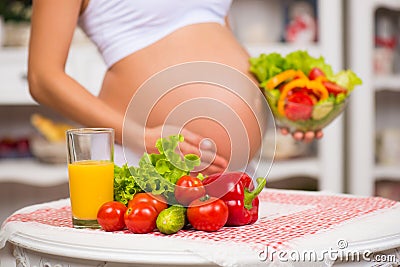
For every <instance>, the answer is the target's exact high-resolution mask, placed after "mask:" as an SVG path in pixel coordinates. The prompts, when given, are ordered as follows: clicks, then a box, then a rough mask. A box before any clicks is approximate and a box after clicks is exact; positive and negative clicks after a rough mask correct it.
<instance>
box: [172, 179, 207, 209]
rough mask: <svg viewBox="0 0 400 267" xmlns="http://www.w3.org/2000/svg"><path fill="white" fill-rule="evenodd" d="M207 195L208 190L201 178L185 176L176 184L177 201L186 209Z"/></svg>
mask: <svg viewBox="0 0 400 267" xmlns="http://www.w3.org/2000/svg"><path fill="white" fill-rule="evenodd" d="M205 194H206V190H205V189H204V186H203V183H202V182H201V180H200V179H199V178H196V177H192V176H189V175H184V176H182V177H181V178H179V180H178V181H177V182H176V186H175V199H176V201H178V202H179V203H180V204H182V205H183V206H185V207H187V206H188V205H189V204H190V203H191V202H192V201H193V200H195V199H198V198H200V197H202V196H204V195H205Z"/></svg>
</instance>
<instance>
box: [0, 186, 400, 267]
mask: <svg viewBox="0 0 400 267" xmlns="http://www.w3.org/2000/svg"><path fill="white" fill-rule="evenodd" d="M260 200H261V205H260V212H259V214H260V219H259V220H258V221H257V222H256V223H255V224H253V225H251V226H245V227H235V228H232V227H231V228H223V229H222V230H221V231H218V232H214V233H205V232H201V231H194V230H184V231H180V232H178V233H177V234H174V235H170V236H164V235H162V234H160V233H158V232H155V233H152V234H145V235H137V234H136V235H135V234H132V233H129V231H127V230H126V231H121V232H116V233H106V232H103V231H102V230H78V229H73V228H71V221H70V207H69V200H68V199H63V200H60V201H56V202H49V203H43V204H40V205H35V206H29V207H26V208H24V209H21V210H19V211H17V212H16V213H15V214H14V215H12V216H11V217H9V221H7V222H6V223H5V224H4V225H3V227H2V232H0V247H1V245H2V242H3V243H6V244H7V245H6V247H5V248H3V249H2V250H0V252H1V255H2V257H0V258H1V261H2V262H1V263H2V264H3V265H1V264H0V265H1V266H7V267H8V266H47V267H50V266H76V267H81V266H107V267H109V266H115V267H117V266H126V265H127V264H129V266H188V265H192V266H216V265H222V266H232V265H237V266H257V265H259V266H280V264H281V263H282V262H283V261H284V260H289V261H290V260H294V257H293V255H294V254H295V253H299V255H300V254H301V255H305V254H304V253H305V252H307V251H314V252H315V255H316V256H317V257H321V256H323V255H324V251H329V250H331V251H332V250H333V251H337V252H340V253H341V255H355V254H357V255H361V257H360V262H362V261H363V262H364V264H365V263H366V261H365V260H363V257H362V255H363V253H365V252H367V253H368V255H366V256H367V259H366V260H376V259H378V257H377V256H376V255H375V254H374V255H373V254H372V253H375V252H385V253H386V258H384V257H383V256H380V259H383V260H384V261H385V262H396V261H399V259H400V255H396V253H398V252H396V251H395V249H396V248H400V227H398V222H399V221H400V204H399V203H397V202H395V201H391V200H387V199H382V198H371V197H370V198H361V197H353V196H348V195H332V194H326V193H316V192H301V191H287V190H265V191H264V192H262V194H261V196H260ZM1 241H2V242H1ZM266 251H268V252H270V253H271V252H273V253H272V254H269V255H270V256H269V258H268V260H267V261H268V262H265V261H264V260H265V256H266V254H265V252H266ZM282 252H286V253H292V254H293V255H288V254H286V256H282V255H280V256H282V257H281V258H278V256H279V253H282ZM271 256H274V258H272V257H271ZM325 256H326V257H325V259H324V260H322V258H321V261H317V262H314V264H315V266H330V265H332V264H333V263H334V261H333V260H336V259H337V258H340V257H336V258H332V259H330V258H329V256H327V254H326V255H325ZM396 257H397V258H396ZM15 259H16V260H15ZM271 259H273V260H272V261H269V260H271ZM15 261H17V262H18V264H17V265H16V264H15V263H14V262H15ZM267 263H269V264H270V265H268V264H267ZM344 263H345V264H346V265H354V266H365V265H358V264H361V263H359V262H358V261H357V260H355V261H352V262H348V261H346V262H343V264H344ZM293 264H294V265H293V266H310V265H309V264H310V263H309V262H305V263H304V262H302V263H301V262H293ZM336 264H338V265H339V266H340V263H338V262H337V263H336ZM370 265H372V263H371V262H368V266H370Z"/></svg>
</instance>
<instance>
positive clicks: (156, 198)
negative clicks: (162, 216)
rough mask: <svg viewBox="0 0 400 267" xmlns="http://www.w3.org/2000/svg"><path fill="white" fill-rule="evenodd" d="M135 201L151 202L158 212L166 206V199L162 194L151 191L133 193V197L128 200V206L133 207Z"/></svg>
mask: <svg viewBox="0 0 400 267" xmlns="http://www.w3.org/2000/svg"><path fill="white" fill-rule="evenodd" d="M137 203H152V204H153V205H154V207H155V208H156V210H157V212H158V213H160V212H161V211H162V210H164V209H166V208H168V204H167V200H166V199H165V197H164V196H163V195H153V194H152V193H137V194H135V195H134V197H133V198H132V199H131V200H129V202H128V208H131V207H133V206H134V205H136V204H137Z"/></svg>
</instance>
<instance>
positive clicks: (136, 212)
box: [124, 203, 158, 234]
mask: <svg viewBox="0 0 400 267" xmlns="http://www.w3.org/2000/svg"><path fill="white" fill-rule="evenodd" d="M157 216H158V212H157V210H156V208H155V207H154V205H153V204H151V203H137V204H136V205H135V206H133V207H131V208H128V209H127V210H126V212H125V215H124V219H125V225H126V227H127V228H128V229H129V231H131V232H132V233H135V234H146V233H150V232H152V231H153V230H154V229H155V228H156V220H157Z"/></svg>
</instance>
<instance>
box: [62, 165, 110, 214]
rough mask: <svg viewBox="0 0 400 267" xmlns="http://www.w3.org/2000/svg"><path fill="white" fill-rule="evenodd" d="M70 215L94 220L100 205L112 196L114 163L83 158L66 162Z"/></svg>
mask: <svg viewBox="0 0 400 267" xmlns="http://www.w3.org/2000/svg"><path fill="white" fill-rule="evenodd" d="M68 174H69V191H70V198H71V208H72V216H73V217H74V218H76V219H80V220H96V218H97V211H98V210H99V208H100V206H101V205H102V204H103V203H105V202H108V201H112V200H113V198H114V163H113V162H110V161H96V160H84V161H77V162H74V163H72V164H68Z"/></svg>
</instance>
